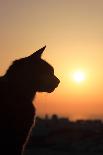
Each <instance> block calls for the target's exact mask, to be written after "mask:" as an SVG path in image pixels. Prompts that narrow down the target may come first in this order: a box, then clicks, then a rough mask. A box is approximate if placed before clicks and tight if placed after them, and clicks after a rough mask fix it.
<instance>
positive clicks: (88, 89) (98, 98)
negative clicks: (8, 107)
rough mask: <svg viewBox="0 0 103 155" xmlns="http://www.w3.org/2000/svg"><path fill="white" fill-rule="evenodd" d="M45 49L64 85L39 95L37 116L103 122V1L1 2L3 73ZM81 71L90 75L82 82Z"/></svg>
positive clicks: (0, 65)
mask: <svg viewBox="0 0 103 155" xmlns="http://www.w3.org/2000/svg"><path fill="white" fill-rule="evenodd" d="M44 45H46V46H47V47H46V50H45V52H44V54H43V57H42V58H43V59H45V60H46V61H48V62H49V63H50V64H51V65H52V66H54V69H55V75H56V76H57V77H58V78H59V79H60V81H61V83H60V85H59V87H58V88H56V89H55V91H54V92H53V93H51V94H48V93H37V96H36V99H35V101H34V104H35V106H36V109H37V115H40V116H44V115H45V114H48V115H52V114H54V113H55V114H58V115H59V116H63V117H68V118H70V119H72V120H76V119H89V118H91V119H95V118H96V119H98V118H102V119H103V69H102V68H103V1H102V0H51V1H50V0H22V1H21V0H0V74H1V75H3V74H5V72H6V70H7V68H8V67H9V65H10V64H11V62H12V61H13V60H15V59H19V58H21V57H25V56H28V55H30V54H32V53H33V52H34V51H36V50H37V49H39V48H41V47H42V46H44ZM77 71H81V72H83V73H84V75H85V79H84V80H83V81H81V82H79V83H78V82H77V81H76V80H74V78H73V74H74V73H75V72H77Z"/></svg>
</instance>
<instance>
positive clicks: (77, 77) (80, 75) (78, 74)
mask: <svg viewBox="0 0 103 155" xmlns="http://www.w3.org/2000/svg"><path fill="white" fill-rule="evenodd" d="M73 79H74V80H75V81H76V82H78V83H79V82H81V81H83V80H84V79H85V75H84V73H83V72H82V71H76V72H74V74H73Z"/></svg>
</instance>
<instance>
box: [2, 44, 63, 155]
mask: <svg viewBox="0 0 103 155" xmlns="http://www.w3.org/2000/svg"><path fill="white" fill-rule="evenodd" d="M45 48H46V46H44V47H42V48H41V49H39V50H38V51H36V52H34V53H33V54H32V55H30V56H27V57H25V58H21V59H19V60H15V61H14V62H13V63H12V64H11V66H10V67H9V68H8V70H7V71H6V73H5V75H3V76H1V77H0V147H1V151H3V152H4V153H3V154H6V152H5V151H7V152H8V154H10V155H21V154H23V150H24V149H25V145H26V143H27V140H28V135H30V131H31V127H32V125H33V122H34V119H35V107H34V105H33V104H32V101H33V99H35V95H36V92H48V93H51V92H53V91H54V90H55V88H56V87H58V84H59V83H60V80H59V79H58V78H57V77H56V76H55V75H54V69H53V67H52V66H51V65H50V64H49V63H47V62H46V61H45V60H43V59H42V58H41V56H42V53H43V52H44V50H45Z"/></svg>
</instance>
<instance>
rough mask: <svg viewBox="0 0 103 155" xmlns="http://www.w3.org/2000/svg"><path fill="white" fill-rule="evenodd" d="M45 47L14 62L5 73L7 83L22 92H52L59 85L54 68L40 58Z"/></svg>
mask: <svg viewBox="0 0 103 155" xmlns="http://www.w3.org/2000/svg"><path fill="white" fill-rule="evenodd" d="M45 48H46V46H44V47H43V48H41V49H39V50H38V51H36V52H34V53H33V54H32V55H30V56H28V57H25V58H21V59H19V60H15V61H14V62H13V64H12V65H11V66H10V67H9V69H8V70H7V72H6V76H7V78H8V80H9V81H11V83H12V84H13V86H16V87H17V89H19V90H22V91H29V92H30V91H37V92H49V93H50V92H52V91H54V89H55V88H56V87H57V86H58V84H59V82H60V81H59V79H58V78H57V77H56V76H55V75H54V68H53V67H52V66H51V65H50V64H49V63H47V62H46V61H45V60H43V59H42V58H41V56H42V54H43V52H44V50H45Z"/></svg>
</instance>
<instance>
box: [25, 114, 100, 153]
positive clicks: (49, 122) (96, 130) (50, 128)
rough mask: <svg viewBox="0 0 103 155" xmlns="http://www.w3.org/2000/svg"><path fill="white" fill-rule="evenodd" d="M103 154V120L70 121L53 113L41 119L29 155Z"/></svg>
mask: <svg viewBox="0 0 103 155" xmlns="http://www.w3.org/2000/svg"><path fill="white" fill-rule="evenodd" d="M92 153H93V154H94V155H99V154H100V155H102V154H103V122H102V121H101V120H85V121H83V120H78V121H76V122H72V121H69V120H68V119H66V118H58V117H57V116H56V115H53V116H52V118H51V119H49V118H48V117H45V119H41V118H37V119H36V123H35V127H34V129H33V132H32V135H31V138H30V141H29V143H28V146H27V149H26V151H25V155H42V154H45V155H69V154H70V155H72V154H73V155H75V154H80V155H81V154H82V155H86V154H88V155H89V154H92Z"/></svg>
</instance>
